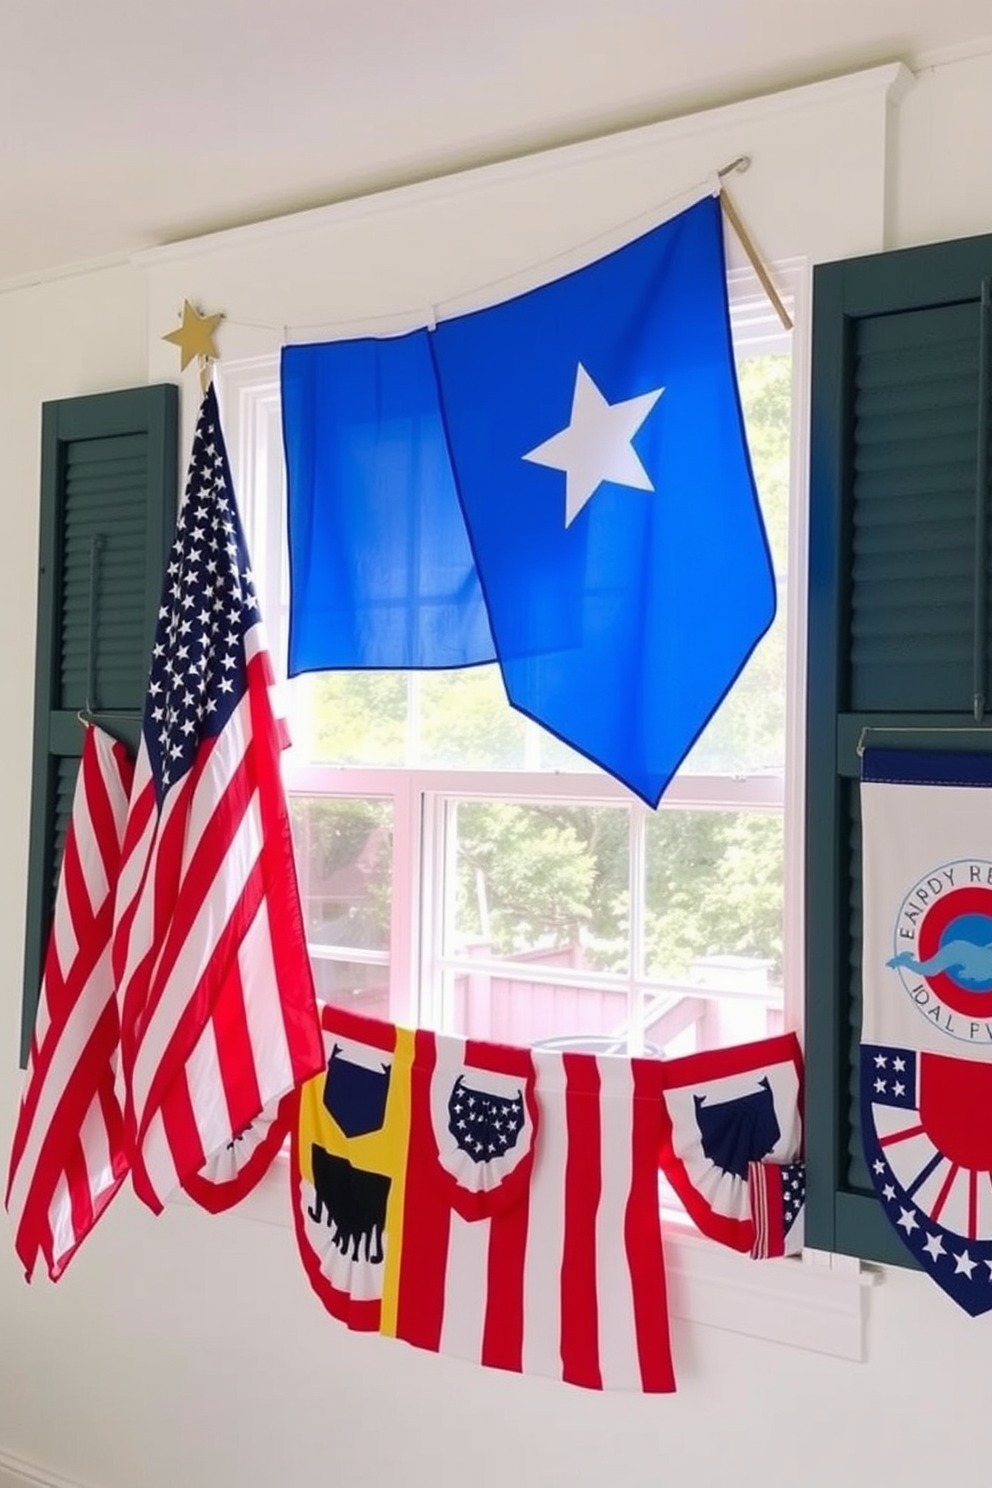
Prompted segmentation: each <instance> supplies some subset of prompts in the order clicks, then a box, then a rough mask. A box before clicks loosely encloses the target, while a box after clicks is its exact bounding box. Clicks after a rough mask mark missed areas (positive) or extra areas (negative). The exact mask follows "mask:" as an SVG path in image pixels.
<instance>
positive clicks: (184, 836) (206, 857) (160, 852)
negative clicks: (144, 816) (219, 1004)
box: [139, 740, 252, 1043]
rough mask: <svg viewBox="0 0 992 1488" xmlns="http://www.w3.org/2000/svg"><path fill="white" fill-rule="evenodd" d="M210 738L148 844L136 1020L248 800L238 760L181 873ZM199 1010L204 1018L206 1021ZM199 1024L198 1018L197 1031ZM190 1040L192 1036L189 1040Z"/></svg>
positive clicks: (154, 995) (165, 973)
mask: <svg viewBox="0 0 992 1488" xmlns="http://www.w3.org/2000/svg"><path fill="white" fill-rule="evenodd" d="M213 748H214V741H212V740H211V741H210V742H209V743H208V744H206V745H204V747H203V749H202V751H201V753H200V754H199V755H198V757H197V759H196V761H195V763H194V765H193V767H192V769H191V770H190V771H189V773H188V774H187V775H186V776H185V777H184V778H183V780H181V781H180V782H179V784H178V785H177V786H176V788H175V789H176V792H177V793H178V792H182V797H181V798H177V799H176V800H175V803H174V805H172V807H171V810H170V814H169V816H168V818H166V819H165V820H164V822H163V825H162V827H161V830H160V832H159V833H158V834H157V835H156V838H155V839H154V841H153V843H152V848H151V862H152V871H153V873H154V905H155V908H154V926H155V928H154V932H153V948H154V954H155V956H156V961H155V966H154V973H153V975H152V977H151V978H150V979H149V980H148V984H147V987H146V988H145V989H144V994H143V997H142V1003H141V1007H140V1011H139V1018H140V1022H141V1024H142V1025H143V1026H144V1025H147V1024H148V1023H150V1022H151V1020H152V1019H153V1018H154V1016H155V1012H156V1009H157V1007H158V1005H159V1002H160V1001H161V999H162V996H163V994H164V991H165V988H166V986H167V984H168V981H169V977H170V976H171V974H172V972H173V970H174V969H175V964H176V961H177V960H178V958H179V956H180V955H181V953H182V951H183V948H184V947H185V945H186V942H187V940H188V938H189V935H190V931H191V930H192V928H193V924H194V922H195V920H196V917H197V915H198V914H199V913H200V911H201V910H202V908H203V905H204V903H205V902H206V901H207V900H208V899H209V897H210V894H211V892H212V891H213V890H214V887H215V883H216V881H217V878H218V875H219V874H220V872H221V870H222V868H223V866H224V863H225V860H226V859H227V858H228V855H229V852H230V847H231V838H232V836H233V834H234V831H235V830H236V829H237V826H238V824H239V823H240V822H241V821H242V820H243V818H244V815H245V813H246V812H247V810H248V807H249V805H250V803H251V796H252V791H251V783H250V780H249V773H248V768H247V762H246V760H245V759H244V758H242V759H241V761H240V762H239V764H238V766H237V768H236V769H235V771H234V774H233V775H232V777H231V779H230V782H229V784H228V786H227V788H226V789H225V790H224V791H223V793H222V794H221V795H220V796H219V797H218V798H217V800H216V801H215V802H214V803H213V805H212V809H211V813H210V815H209V817H208V818H207V820H206V822H205V825H204V828H203V831H202V832H201V834H200V837H199V840H198V841H197V842H196V844H195V846H193V851H192V856H191V857H190V859H189V866H188V868H187V869H186V872H185V873H183V872H182V862H183V857H184V855H185V854H186V853H187V852H188V850H189V847H190V843H189V841H188V832H189V825H190V815H191V811H192V806H193V800H194V796H195V795H196V793H197V790H198V789H199V786H200V783H201V778H202V776H203V775H204V773H205V772H206V770H207V769H208V767H209V766H210V758H211V755H212V754H213ZM206 1011H207V1010H204V1020H203V1021H204V1022H205V1020H206ZM202 1026H203V1024H202V1023H201V1025H200V1027H201V1031H202ZM193 1042H194V1043H195V1042H196V1040H195V1039H194V1041H193Z"/></svg>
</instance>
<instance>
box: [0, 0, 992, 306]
mask: <svg viewBox="0 0 992 1488" xmlns="http://www.w3.org/2000/svg"><path fill="white" fill-rule="evenodd" d="M990 32H992V9H990V6H989V0H269V3H267V4H265V5H263V4H262V3H261V0H164V3H154V0H84V3H79V0H0V283H2V282H4V281H9V280H11V279H15V278H20V277H21V276H24V275H30V274H33V273H35V272H40V271H45V270H49V269H52V268H53V267H55V266H57V265H61V264H66V263H75V262H78V261H81V260H86V259H92V258H99V257H103V256H105V255H111V254H117V253H126V252H130V251H132V250H134V249H137V248H141V247H146V246H148V245H150V244H153V243H161V242H165V241H169V240H172V239H176V238H183V237H188V236H192V235H194V234H197V233H201V232H205V231H210V230H212V229H215V228H218V227H226V226H231V225H233V224H235V223H240V222H247V221H253V220H257V219H259V218H263V217H270V216H274V215H279V214H281V213H284V212H287V211H292V210H295V209H298V208H300V207H308V206H316V205H318V204H321V203H324V202H328V201H332V200H335V199H339V198H341V197H343V196H349V195H354V194H357V193H360V192H363V191H367V190H369V189H375V188H377V187H381V186H384V185H393V184H396V183H398V182H400V181H404V180H409V179H413V178H417V177H423V176H426V175H431V174H435V173H437V172H439V171H442V170H446V169H452V168H456V167H459V166H463V165H469V164H475V163H479V162H482V161H485V160H491V159H497V158H500V157H503V156H507V155H513V154H516V153H519V152H520V151H521V150H524V149H533V148H539V147H543V146H546V145H549V144H556V143H559V142H563V141H566V140H568V139H572V138H580V137H583V136H588V135H590V134H596V133H600V132H603V131H604V130H607V129H611V128H616V127H620V126H625V125H629V124H635V123H643V122H647V121H649V120H652V119H658V118H665V117H670V116H672V115H674V114H678V113H683V112H686V111H687V110H689V109H692V108H699V107H705V106H710V105H713V104H717V103H724V102H730V101H732V100H734V99H736V98H740V97H742V96H746V95H748V94H753V93H758V92H763V91H766V90H768V89H770V88H774V87H778V86H782V85H784V84H789V83H794V82H802V81H807V80H809V79H811V78H814V77H819V76H828V75H830V74H833V73H836V72H840V71H846V70H849V69H851V68H854V67H859V66H865V65H868V64H871V63H875V62H880V61H886V60H890V59H893V58H901V59H902V60H905V61H908V62H909V63H910V64H911V65H912V63H913V62H914V61H916V60H917V59H918V58H919V57H920V55H921V54H925V53H930V52H932V51H934V50H938V49H943V48H946V47H954V46H957V45H959V44H962V43H967V42H970V41H972V40H975V39H978V38H983V37H985V36H986V35H988V34H989V33H990Z"/></svg>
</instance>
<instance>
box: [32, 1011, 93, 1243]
mask: <svg viewBox="0 0 992 1488" xmlns="http://www.w3.org/2000/svg"><path fill="white" fill-rule="evenodd" d="M116 1032H117V1029H116V1016H115V1010H114V1008H113V1007H112V1006H108V1007H107V1009H106V1010H105V1013H104V1015H103V1017H101V1018H100V1020H99V1021H98V1023H97V1026H96V1028H95V1030H94V1032H93V1035H92V1037H91V1038H90V1039H89V1041H88V1043H87V1044H86V1047H85V1048H84V1050H83V1051H82V1054H81V1056H80V1058H79V1060H78V1062H77V1064H76V1066H75V1068H74V1069H73V1070H72V1072H71V1074H70V1076H69V1078H68V1080H67V1081H66V1084H65V1088H64V1090H63V1091H62V1093H61V1095H60V1097H59V1100H58V1102H57V1104H56V1107H55V1110H54V1112H53V1114H52V1119H51V1122H50V1124H49V1126H48V1129H47V1131H46V1132H45V1134H44V1137H43V1139H42V1142H41V1146H40V1149H39V1152H38V1160H37V1162H36V1164H35V1169H34V1172H33V1173H32V1175H31V1183H30V1187H29V1188H28V1190H27V1193H26V1195H25V1200H24V1208H23V1211H22V1214H21V1216H20V1222H19V1225H18V1233H19V1244H18V1253H19V1254H20V1253H21V1252H20V1236H21V1234H22V1233H23V1235H24V1236H27V1237H31V1238H32V1240H35V1241H36V1240H37V1239H38V1237H40V1236H41V1235H43V1234H44V1233H45V1231H46V1230H47V1227H48V1210H49V1207H50V1205H51V1202H52V1197H53V1195H54V1193H55V1189H56V1186H57V1184H58V1182H59V1179H60V1178H61V1176H62V1174H63V1172H64V1171H65V1166H66V1160H67V1153H68V1152H69V1151H70V1150H71V1146H72V1144H73V1143H74V1142H75V1140H76V1139H77V1134H78V1132H79V1130H80V1127H81V1126H82V1124H83V1121H84V1119H85V1117H86V1113H87V1111H88V1109H89V1106H90V1104H91V1102H92V1100H93V1096H94V1093H95V1092H96V1090H97V1087H98V1085H99V1084H100V1082H101V1080H108V1081H109V1080H112V1074H111V1066H110V1060H111V1057H112V1055H113V1050H114V1047H115V1045H116ZM80 1238H82V1237H81V1236H80ZM22 1259H23V1256H22Z"/></svg>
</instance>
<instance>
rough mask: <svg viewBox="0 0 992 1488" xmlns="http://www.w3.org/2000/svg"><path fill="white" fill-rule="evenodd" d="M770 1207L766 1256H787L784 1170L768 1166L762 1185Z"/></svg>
mask: <svg viewBox="0 0 992 1488" xmlns="http://www.w3.org/2000/svg"><path fill="white" fill-rule="evenodd" d="M762 1189H763V1190H764V1194H765V1200H766V1203H767V1207H768V1242H767V1249H766V1252H765V1253H766V1255H769V1256H780V1255H784V1254H785V1206H784V1204H783V1203H782V1169H781V1168H776V1167H771V1166H768V1167H766V1168H765V1171H764V1182H763V1184H762Z"/></svg>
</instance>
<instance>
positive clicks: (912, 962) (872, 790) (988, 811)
mask: <svg viewBox="0 0 992 1488" xmlns="http://www.w3.org/2000/svg"><path fill="white" fill-rule="evenodd" d="M861 809H862V822H863V849H862V852H863V870H862V871H863V888H864V942H863V957H862V981H863V1000H864V1010H863V1020H862V1032H861V1121H862V1130H863V1137H864V1149H865V1157H866V1160H867V1164H868V1171H869V1173H870V1174H871V1180H872V1183H873V1185H874V1187H875V1191H876V1192H877V1194H878V1197H879V1199H880V1201H881V1204H882V1208H883V1210H884V1212H885V1215H886V1217H887V1218H888V1219H889V1221H890V1222H891V1224H892V1226H893V1228H894V1229H895V1231H896V1233H897V1234H898V1236H899V1238H900V1239H901V1240H902V1241H903V1243H904V1244H905V1245H906V1246H907V1247H908V1248H909V1250H910V1251H911V1253H912V1254H913V1256H914V1257H915V1259H916V1260H917V1262H918V1263H919V1265H920V1267H921V1269H922V1270H923V1271H925V1272H926V1273H927V1275H928V1276H930V1277H932V1278H933V1280H934V1281H935V1282H937V1284H938V1286H940V1287H942V1288H943V1289H944V1291H945V1292H947V1294H948V1295H949V1296H950V1297H952V1298H953V1299H954V1301H955V1302H957V1303H958V1305H959V1306H961V1307H963V1308H964V1310H965V1311H966V1312H969V1313H971V1315H972V1316H977V1315H978V1314H980V1313H983V1312H987V1311H988V1310H989V1309H990V1308H992V756H989V755H975V754H949V753H931V752H926V753H924V752H918V751H908V750H906V751H904V750H888V749H868V750H866V751H865V753H864V756H863V758H862V774H861Z"/></svg>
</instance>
